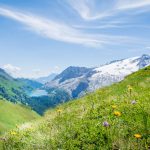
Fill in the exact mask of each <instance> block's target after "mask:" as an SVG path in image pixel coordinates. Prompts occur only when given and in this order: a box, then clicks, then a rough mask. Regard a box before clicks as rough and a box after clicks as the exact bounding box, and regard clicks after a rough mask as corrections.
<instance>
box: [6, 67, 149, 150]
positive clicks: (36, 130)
mask: <svg viewBox="0 0 150 150" xmlns="http://www.w3.org/2000/svg"><path fill="white" fill-rule="evenodd" d="M149 83H150V67H148V68H145V69H143V70H140V71H139V72H136V73H133V74H132V75H130V76H128V77H127V78H125V80H124V81H122V82H120V83H117V84H114V85H112V86H110V87H106V88H103V89H100V90H97V91H96V92H95V93H93V94H89V95H87V96H85V97H83V98H81V99H79V100H76V101H70V102H68V103H66V104H63V105H60V106H59V107H58V108H56V109H52V110H49V111H48V112H47V113H46V114H45V117H44V118H43V120H42V121H39V122H36V124H33V125H32V129H30V130H28V129H26V130H23V131H20V130H18V129H16V131H15V134H16V135H7V136H6V137H5V138H6V141H5V142H4V148H5V149H13V148H14V149H17V148H18V149H30V150H32V149H52V150H53V149H54V150H56V149H65V150H80V149H83V150H84V149H87V150H107V149H116V150H117V149H121V150H122V149H123V150H124V149H127V150H129V149H140V150H142V149H143V150H144V149H148V146H150V137H149V134H150V131H149V129H150V109H149V108H150V100H149V98H150V84H149ZM128 85H131V87H132V88H133V89H132V90H131V92H130V90H129V88H127V87H128ZM132 100H135V101H136V104H131V101H132ZM113 105H115V106H116V107H117V108H112V106H113ZM114 111H119V112H120V113H121V116H118V117H117V116H115V115H114ZM104 121H107V122H108V123H109V124H110V126H109V127H104V126H103V122H104ZM134 134H140V135H141V136H142V138H140V139H136V138H135V137H134ZM21 139H22V140H21Z"/></svg>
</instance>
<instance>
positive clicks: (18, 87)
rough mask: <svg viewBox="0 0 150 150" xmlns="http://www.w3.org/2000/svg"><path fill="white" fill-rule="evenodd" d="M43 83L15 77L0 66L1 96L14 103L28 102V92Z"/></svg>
mask: <svg viewBox="0 0 150 150" xmlns="http://www.w3.org/2000/svg"><path fill="white" fill-rule="evenodd" d="M41 86H42V84H40V83H38V82H36V81H32V80H28V79H14V78H13V77H11V76H10V75H9V74H7V73H6V72H5V71H4V70H3V69H1V68H0V98H5V99H7V100H8V101H11V102H14V103H18V102H19V103H22V104H26V103H28V100H29V97H28V95H27V93H28V92H30V91H32V90H34V89H36V88H39V87H41Z"/></svg>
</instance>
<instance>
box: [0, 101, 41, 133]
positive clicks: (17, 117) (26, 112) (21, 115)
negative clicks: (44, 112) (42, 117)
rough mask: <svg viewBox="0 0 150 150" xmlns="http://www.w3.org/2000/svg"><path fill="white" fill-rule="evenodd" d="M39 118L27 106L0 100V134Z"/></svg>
mask: <svg viewBox="0 0 150 150" xmlns="http://www.w3.org/2000/svg"><path fill="white" fill-rule="evenodd" d="M37 118H39V115H38V114H36V113H35V112H33V111H32V110H30V109H29V108H27V107H25V106H21V105H19V104H13V103H11V102H8V101H5V100H0V134H2V133H4V132H6V131H8V130H10V129H12V128H15V127H16V125H17V124H22V123H24V122H27V121H31V120H34V119H37Z"/></svg>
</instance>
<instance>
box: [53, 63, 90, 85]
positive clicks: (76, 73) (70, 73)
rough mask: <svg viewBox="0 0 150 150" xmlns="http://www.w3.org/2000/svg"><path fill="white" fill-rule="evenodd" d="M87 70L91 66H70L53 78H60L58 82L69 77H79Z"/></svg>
mask: <svg viewBox="0 0 150 150" xmlns="http://www.w3.org/2000/svg"><path fill="white" fill-rule="evenodd" d="M89 71H91V68H86V67H76V66H70V67H68V68H67V69H65V70H64V71H63V72H62V73H61V74H59V75H57V76H56V77H55V78H54V80H56V79H60V80H59V83H61V82H64V81H65V80H68V79H71V78H77V77H80V76H82V75H84V74H86V73H88V72H89Z"/></svg>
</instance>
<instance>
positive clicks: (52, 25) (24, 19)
mask: <svg viewBox="0 0 150 150" xmlns="http://www.w3.org/2000/svg"><path fill="white" fill-rule="evenodd" d="M0 15H3V16H5V17H9V18H11V19H14V20H17V21H19V22H21V23H23V24H24V25H26V26H27V27H29V29H30V30H32V31H34V32H36V33H38V34H40V35H42V36H44V37H47V38H50V39H54V40H59V41H63V42H70V43H76V44H84V45H91V46H96V45H101V44H103V43H105V42H104V41H103V40H101V39H95V38H94V39H93V38H90V36H89V35H87V34H83V33H81V32H79V31H78V30H76V29H74V28H72V27H70V26H68V25H66V24H63V23H61V22H56V21H52V20H49V19H46V18H42V17H38V16H34V15H31V14H28V13H22V12H18V11H14V10H10V9H5V8H0Z"/></svg>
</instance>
